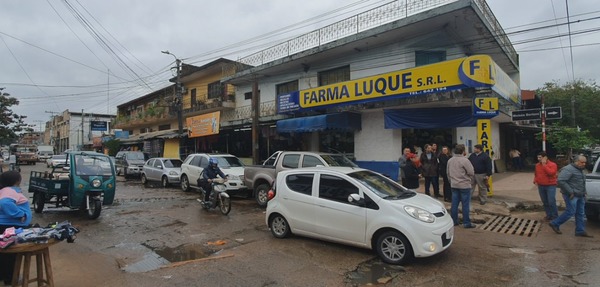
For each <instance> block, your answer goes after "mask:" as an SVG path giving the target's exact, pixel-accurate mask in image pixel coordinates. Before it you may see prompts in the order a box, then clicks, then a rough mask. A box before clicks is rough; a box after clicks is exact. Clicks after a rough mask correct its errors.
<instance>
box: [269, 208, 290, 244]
mask: <svg viewBox="0 0 600 287" xmlns="http://www.w3.org/2000/svg"><path fill="white" fill-rule="evenodd" d="M269 226H270V228H271V233H272V234H273V236H275V237H277V238H286V237H288V236H290V234H291V233H292V232H291V230H290V225H289V224H288V222H287V220H285V218H284V217H283V216H282V215H281V214H274V215H273V216H271V218H270V219H269Z"/></svg>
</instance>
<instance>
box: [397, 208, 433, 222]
mask: <svg viewBox="0 0 600 287" xmlns="http://www.w3.org/2000/svg"><path fill="white" fill-rule="evenodd" d="M404 211H406V213H408V215H410V216H412V217H414V218H416V219H418V220H421V221H423V222H427V223H432V222H434V221H435V216H434V215H433V214H431V212H429V211H427V210H425V209H421V208H418V207H414V206H410V205H407V206H405V207H404Z"/></svg>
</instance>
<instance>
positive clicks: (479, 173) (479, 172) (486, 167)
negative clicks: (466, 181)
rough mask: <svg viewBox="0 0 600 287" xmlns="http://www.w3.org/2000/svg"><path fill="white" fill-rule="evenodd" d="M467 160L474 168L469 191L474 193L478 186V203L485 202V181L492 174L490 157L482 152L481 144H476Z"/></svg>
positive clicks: (486, 190) (486, 186)
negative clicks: (472, 181)
mask: <svg viewBox="0 0 600 287" xmlns="http://www.w3.org/2000/svg"><path fill="white" fill-rule="evenodd" d="M469 161H471V164H472V165H473V169H475V182H474V183H473V188H472V191H471V192H472V193H475V187H477V186H479V189H478V192H479V193H478V196H479V204H481V205H484V204H485V203H486V202H487V194H488V185H487V183H488V180H489V178H490V176H492V159H491V158H490V156H489V155H488V154H487V153H485V152H483V146H482V145H480V144H476V145H475V146H474V148H473V153H472V154H471V155H470V156H469Z"/></svg>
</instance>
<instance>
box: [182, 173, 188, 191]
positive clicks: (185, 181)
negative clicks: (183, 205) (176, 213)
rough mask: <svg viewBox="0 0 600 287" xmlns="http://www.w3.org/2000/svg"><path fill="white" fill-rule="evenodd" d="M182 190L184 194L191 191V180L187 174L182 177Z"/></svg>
mask: <svg viewBox="0 0 600 287" xmlns="http://www.w3.org/2000/svg"><path fill="white" fill-rule="evenodd" d="M181 190H183V191H184V192H188V191H190V180H189V179H188V177H187V175H185V174H184V175H182V176H181Z"/></svg>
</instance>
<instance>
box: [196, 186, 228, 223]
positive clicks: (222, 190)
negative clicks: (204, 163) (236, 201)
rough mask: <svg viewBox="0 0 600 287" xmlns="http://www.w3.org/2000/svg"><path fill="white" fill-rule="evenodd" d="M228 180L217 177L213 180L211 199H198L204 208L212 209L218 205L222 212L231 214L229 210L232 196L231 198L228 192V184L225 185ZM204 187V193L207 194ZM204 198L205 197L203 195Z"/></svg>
mask: <svg viewBox="0 0 600 287" xmlns="http://www.w3.org/2000/svg"><path fill="white" fill-rule="evenodd" d="M226 181H227V179H226V178H215V179H213V180H212V183H211V188H212V190H211V193H210V196H209V201H208V202H205V201H204V200H200V199H198V201H199V202H200V204H201V205H202V208H204V209H206V210H210V209H213V208H216V207H217V206H218V207H219V211H221V213H222V214H223V215H227V214H229V212H230V211H231V198H229V194H227V192H226V191H227V186H226V185H225V182H226ZM201 189H202V195H203V196H206V192H207V191H206V190H204V188H201ZM202 198H204V197H202Z"/></svg>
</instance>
